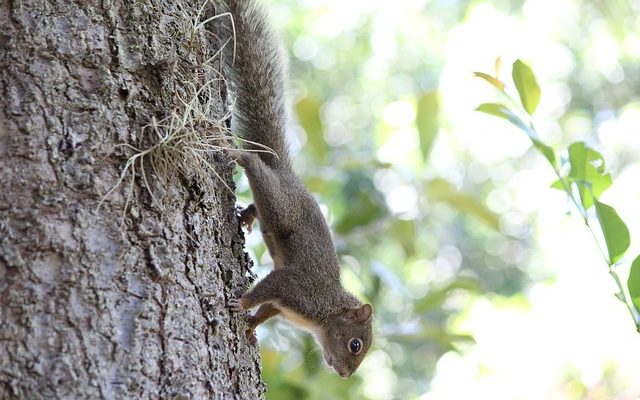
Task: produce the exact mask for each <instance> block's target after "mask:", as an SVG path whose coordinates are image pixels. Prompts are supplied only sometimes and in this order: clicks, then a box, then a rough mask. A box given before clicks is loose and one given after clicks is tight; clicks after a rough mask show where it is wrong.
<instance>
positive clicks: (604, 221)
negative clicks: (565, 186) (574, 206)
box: [594, 200, 630, 265]
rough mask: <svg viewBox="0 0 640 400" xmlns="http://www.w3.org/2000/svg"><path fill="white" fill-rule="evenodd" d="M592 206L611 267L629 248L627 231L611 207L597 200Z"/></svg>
mask: <svg viewBox="0 0 640 400" xmlns="http://www.w3.org/2000/svg"><path fill="white" fill-rule="evenodd" d="M594 204H595V206H596V214H597V216H598V221H599V222H600V227H601V228H602V235H603V236H604V241H605V243H606V245H607V251H608V253H609V265H613V264H615V263H616V262H617V261H618V260H619V259H620V258H621V257H622V256H623V255H624V252H625V251H627V249H628V248H629V242H630V240H629V229H627V226H626V225H625V223H624V221H622V218H620V216H619V215H618V213H617V212H616V210H614V209H613V207H611V206H609V205H607V204H604V203H601V202H600V201H598V200H595V203H594Z"/></svg>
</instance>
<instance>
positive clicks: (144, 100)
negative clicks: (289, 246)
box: [0, 0, 264, 399]
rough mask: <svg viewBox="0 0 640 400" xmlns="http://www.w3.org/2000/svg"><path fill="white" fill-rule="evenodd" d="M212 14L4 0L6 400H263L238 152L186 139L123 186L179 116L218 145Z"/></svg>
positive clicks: (1, 131)
mask: <svg viewBox="0 0 640 400" xmlns="http://www.w3.org/2000/svg"><path fill="white" fill-rule="evenodd" d="M201 5H202V2H201V1H197V2H195V1H187V0H170V1H169V0H166V1H161V0H158V1H148V2H147V1H139V2H132V1H110V0H104V1H77V2H68V1H62V0H60V1H53V0H52V1H45V0H12V1H6V0H5V1H2V2H0V69H1V71H0V82H1V85H0V91H1V92H0V97H1V98H0V171H1V172H0V187H1V190H0V398H1V399H13V398H19V399H38V398H106V399H116V398H117V399H120V398H153V399H156V398H191V399H201V398H214V399H258V398H262V397H263V392H264V385H263V383H262V382H261V380H260V362H259V356H258V352H257V348H255V347H253V346H251V345H250V344H249V343H248V341H247V340H246V338H245V335H244V334H243V331H244V328H245V322H244V320H243V319H242V318H238V317H236V316H234V315H232V314H230V313H229V311H228V310H227V308H226V302H227V300H228V299H229V298H230V297H231V296H234V295H238V294H240V293H242V291H243V290H244V288H246V286H247V285H248V283H249V282H248V280H249V279H248V278H247V274H248V272H249V268H250V267H251V261H250V260H249V258H248V256H247V254H246V253H245V252H244V249H243V246H244V237H243V234H242V231H241V229H240V227H239V225H238V221H237V218H236V212H235V205H234V202H235V196H234V195H233V193H232V191H231V190H229V188H227V186H228V187H230V188H233V187H234V186H233V179H232V174H233V165H232V164H231V163H230V161H229V159H228V157H226V156H225V155H224V154H223V153H222V152H219V151H215V149H214V151H201V152H200V153H198V154H199V156H197V155H196V156H194V155H192V156H191V159H189V160H187V161H188V162H186V161H185V159H186V157H187V155H185V154H191V153H189V152H188V151H186V152H183V153H181V150H184V148H182V149H181V148H179V146H180V145H179V144H176V145H175V146H174V147H172V148H170V149H169V150H171V151H165V152H164V153H163V157H164V158H161V157H159V156H158V153H153V154H152V153H149V154H148V157H146V158H142V159H140V158H138V159H137V162H136V163H135V164H133V165H129V168H128V169H127V170H126V173H125V174H124V176H125V180H124V182H123V183H122V184H121V185H119V186H116V184H117V182H118V179H119V177H120V174H121V173H122V171H123V168H124V167H125V166H126V165H127V164H126V162H127V160H130V157H133V156H135V155H136V154H139V150H144V149H149V148H151V146H153V144H154V143H157V141H158V140H159V138H160V137H161V136H162V135H165V134H168V133H170V132H168V131H169V130H170V129H169V128H168V126H169V122H166V121H169V120H168V119H166V118H167V117H170V116H171V115H187V114H188V115H190V121H191V122H193V121H194V118H195V119H197V118H200V119H197V121H196V124H195V125H194V127H192V128H191V129H192V133H193V130H195V132H196V133H198V134H202V135H205V136H206V135H214V134H217V135H218V136H219V135H220V134H221V133H220V131H219V130H218V131H217V133H216V129H215V128H216V127H215V123H214V122H215V121H221V120H223V116H224V115H226V105H225V103H226V99H225V98H226V94H225V93H226V92H225V88H224V84H223V83H220V82H218V81H216V80H215V78H217V77H218V76H219V75H218V74H217V72H216V69H215V68H212V66H213V67H215V65H214V64H213V61H211V60H210V59H209V57H211V56H212V55H213V54H215V51H216V49H215V48H211V46H210V45H209V43H210V42H214V43H215V42H216V40H215V37H214V36H212V35H211V34H210V33H209V32H207V31H206V30H205V29H203V28H202V27H199V28H198V29H196V28H194V27H195V26H197V23H198V21H197V18H198V17H197V16H198V10H199V9H200V6H201ZM194 21H195V22H194ZM211 24H215V21H212V22H209V23H208V24H207V25H206V26H210V25H211ZM205 86H206V87H207V92H208V93H215V96H210V98H208V99H206V101H205V102H203V101H202V99H201V97H202V92H200V93H196V92H197V90H198V88H202V87H205ZM199 97H200V98H199ZM192 98H199V99H197V101H198V102H199V103H198V104H200V106H203V105H204V106H208V107H209V109H208V110H205V111H204V113H206V114H207V115H206V116H205V117H206V118H204V117H202V115H201V116H200V117H198V116H197V115H195V114H198V113H200V114H202V113H203V112H202V109H201V108H202V107H200V109H198V110H195V111H194V109H189V108H188V107H185V105H184V104H185V103H188V102H189V101H190V100H191V99H192ZM161 121H165V122H161ZM203 121H204V122H203ZM207 121H209V123H208V124H207V123H205V122H207ZM145 126H147V127H145ZM154 126H155V128H154ZM174 133H175V132H174ZM156 134H159V135H160V136H158V135H156ZM206 140H209V139H206ZM221 143H222V142H221ZM119 144H129V145H131V146H134V147H137V148H138V150H133V149H131V148H129V147H125V146H117V145H119ZM188 149H192V147H189V148H188ZM188 149H187V150H188ZM162 150H163V151H164V150H166V149H162ZM192 153H195V151H193V152H192ZM183 156H184V157H185V159H182V158H181V157H183ZM154 157H155V158H154ZM162 163H164V164H162ZM163 165H164V167H162V166H163ZM143 166H144V167H145V169H144V171H145V173H144V174H143V171H142V167H143ZM132 167H133V168H132ZM134 169H135V170H134ZM216 174H217V175H218V176H216ZM132 177H133V178H132ZM113 187H116V189H115V191H113V193H111V194H110V195H109V196H107V197H106V198H105V201H104V202H103V203H102V205H101V207H100V208H99V209H98V208H97V206H98V204H99V203H100V200H101V199H103V197H104V196H105V194H106V193H107V192H109V190H110V189H111V188H113ZM152 194H153V196H152ZM123 216H124V218H123Z"/></svg>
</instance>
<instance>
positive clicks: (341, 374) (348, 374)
mask: <svg viewBox="0 0 640 400" xmlns="http://www.w3.org/2000/svg"><path fill="white" fill-rule="evenodd" d="M338 374H339V375H340V376H341V377H342V378H348V377H350V376H351V374H350V373H349V371H340V372H338Z"/></svg>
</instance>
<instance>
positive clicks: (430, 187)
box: [427, 178, 500, 231]
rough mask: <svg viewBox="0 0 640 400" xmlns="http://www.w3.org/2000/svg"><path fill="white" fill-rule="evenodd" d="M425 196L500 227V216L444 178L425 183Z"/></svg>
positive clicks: (485, 222)
mask: <svg viewBox="0 0 640 400" xmlns="http://www.w3.org/2000/svg"><path fill="white" fill-rule="evenodd" d="M427 196H429V199H431V200H433V201H441V202H443V203H447V204H448V205H450V206H452V207H453V208H455V209H457V210H458V211H459V212H461V213H463V214H466V215H469V216H472V217H474V218H476V219H477V220H479V221H480V222H482V223H484V224H485V225H487V226H489V227H490V228H492V229H494V230H496V231H497V230H499V229H500V217H499V216H498V215H497V214H496V213H494V212H493V211H491V210H489V208H487V206H485V205H484V204H482V203H481V202H480V201H479V200H478V199H476V198H475V197H473V196H470V195H468V194H465V193H462V192H459V191H458V190H456V188H454V187H453V185H451V183H449V182H447V181H446V180H444V179H440V178H437V179H433V180H431V181H430V182H429V183H428V184H427Z"/></svg>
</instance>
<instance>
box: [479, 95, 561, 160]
mask: <svg viewBox="0 0 640 400" xmlns="http://www.w3.org/2000/svg"><path fill="white" fill-rule="evenodd" d="M476 111H480V112H483V113H485V114H489V115H493V116H496V117H499V118H503V119H506V120H507V121H509V122H511V123H512V124H513V125H515V126H516V127H518V128H520V129H521V130H523V131H524V132H525V133H526V134H527V136H529V139H531V142H532V143H533V147H535V148H536V149H537V150H538V151H539V152H540V153H542V155H543V156H544V157H545V158H546V159H547V161H549V163H550V164H551V165H552V166H554V167H555V165H556V155H555V152H554V151H553V149H552V148H551V147H549V146H547V145H546V144H544V143H543V142H541V141H540V140H539V139H538V135H537V134H536V132H535V131H534V130H533V129H531V127H530V126H529V125H527V124H526V123H525V122H524V121H523V120H522V119H521V118H520V117H518V116H517V115H516V114H515V113H514V112H513V111H511V110H510V109H509V108H508V107H507V106H505V105H503V104H498V103H483V104H480V105H479V106H478V108H476Z"/></svg>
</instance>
